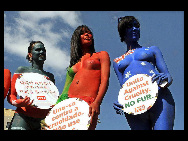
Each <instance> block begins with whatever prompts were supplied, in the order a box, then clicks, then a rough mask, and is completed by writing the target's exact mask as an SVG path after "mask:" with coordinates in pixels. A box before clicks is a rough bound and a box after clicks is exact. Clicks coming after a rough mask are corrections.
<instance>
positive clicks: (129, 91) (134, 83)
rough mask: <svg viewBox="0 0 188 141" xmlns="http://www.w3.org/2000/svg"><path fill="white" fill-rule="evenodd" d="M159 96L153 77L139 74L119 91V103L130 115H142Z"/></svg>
mask: <svg viewBox="0 0 188 141" xmlns="http://www.w3.org/2000/svg"><path fill="white" fill-rule="evenodd" d="M157 96H158V85H157V83H156V81H155V82H154V83H152V77H151V76H149V75H146V74H137V75H134V76H132V77H131V78H129V79H128V80H127V81H126V82H125V83H124V84H123V87H122V88H121V89H120V91H119V96H118V102H119V103H120V104H122V105H123V108H124V112H126V113H128V114H133V115H137V114H141V113H144V112H146V111H147V110H149V109H150V108H151V107H152V106H153V104H154V103H155V101H156V99H157Z"/></svg>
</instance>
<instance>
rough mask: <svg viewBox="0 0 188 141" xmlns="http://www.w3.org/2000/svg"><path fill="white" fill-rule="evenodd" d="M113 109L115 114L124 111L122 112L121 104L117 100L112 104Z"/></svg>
mask: <svg viewBox="0 0 188 141" xmlns="http://www.w3.org/2000/svg"><path fill="white" fill-rule="evenodd" d="M113 107H114V109H115V110H116V113H117V114H120V115H122V114H123V113H124V112H123V105H121V104H120V103H119V102H118V101H116V102H114V105H113Z"/></svg>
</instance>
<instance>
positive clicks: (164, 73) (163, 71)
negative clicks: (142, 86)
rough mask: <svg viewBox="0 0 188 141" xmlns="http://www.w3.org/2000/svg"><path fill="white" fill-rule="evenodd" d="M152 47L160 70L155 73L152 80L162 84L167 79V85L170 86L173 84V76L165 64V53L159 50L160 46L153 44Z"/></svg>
mask: <svg viewBox="0 0 188 141" xmlns="http://www.w3.org/2000/svg"><path fill="white" fill-rule="evenodd" d="M150 49H152V50H153V52H154V55H155V59H156V67H157V69H158V71H159V73H158V74H155V75H154V76H153V78H152V81H153V82H154V81H157V84H158V85H161V84H162V82H163V81H167V82H168V83H167V85H166V86H165V87H168V86H170V85H171V84H172V81H173V79H172V77H171V75H170V73H169V72H168V68H167V66H166V64H165V61H164V59H163V55H162V53H161V51H160V50H159V48H158V47H156V46H152V47H150Z"/></svg>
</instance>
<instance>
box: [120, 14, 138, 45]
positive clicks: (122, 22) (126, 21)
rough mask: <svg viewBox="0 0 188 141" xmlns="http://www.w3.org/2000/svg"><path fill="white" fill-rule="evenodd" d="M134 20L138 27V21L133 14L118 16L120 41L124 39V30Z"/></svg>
mask: <svg viewBox="0 0 188 141" xmlns="http://www.w3.org/2000/svg"><path fill="white" fill-rule="evenodd" d="M134 21H136V22H137V24H138V26H139V27H140V23H139V21H138V20H137V19H136V18H135V17H134V16H125V17H120V18H118V32H119V36H120V40H121V42H123V41H125V38H124V37H125V31H126V29H127V28H129V26H130V24H131V23H133V22H134Z"/></svg>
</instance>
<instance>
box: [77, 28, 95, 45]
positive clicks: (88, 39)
mask: <svg viewBox="0 0 188 141" xmlns="http://www.w3.org/2000/svg"><path fill="white" fill-rule="evenodd" d="M80 38H81V44H82V46H90V45H91V44H92V39H93V36H92V34H91V32H90V31H88V32H85V33H83V34H81V36H80Z"/></svg>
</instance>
